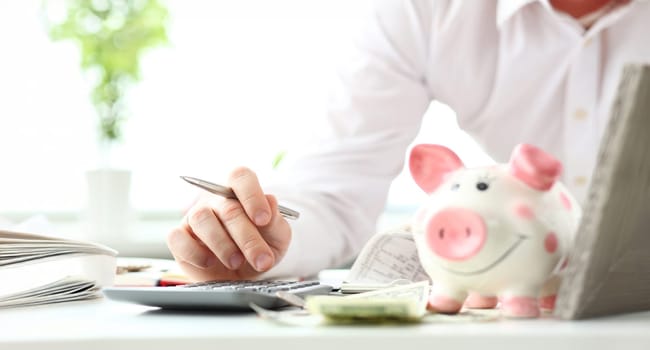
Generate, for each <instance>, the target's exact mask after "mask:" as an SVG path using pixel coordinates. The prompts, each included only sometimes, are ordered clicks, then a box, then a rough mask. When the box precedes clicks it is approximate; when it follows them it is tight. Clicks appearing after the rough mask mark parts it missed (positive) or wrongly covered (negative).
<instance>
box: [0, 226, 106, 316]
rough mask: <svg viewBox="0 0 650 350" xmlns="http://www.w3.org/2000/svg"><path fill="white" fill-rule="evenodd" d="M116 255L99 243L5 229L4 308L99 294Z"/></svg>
mask: <svg viewBox="0 0 650 350" xmlns="http://www.w3.org/2000/svg"><path fill="white" fill-rule="evenodd" d="M116 255H117V252H116V251H115V250H113V249H111V248H109V247H106V246H103V245H100V244H96V243H91V242H84V241H77V240H70V239H62V238H55V237H49V236H42V235H36V234H31V233H21V232H13V231H6V230H0V280H2V282H3V283H2V284H0V308H9V307H18V306H28V305H42V304H51V303H60V302H65V301H74V300H87V299H94V298H99V297H101V292H100V289H101V287H102V286H105V285H111V284H112V282H113V277H114V275H115V264H116Z"/></svg>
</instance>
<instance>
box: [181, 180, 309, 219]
mask: <svg viewBox="0 0 650 350" xmlns="http://www.w3.org/2000/svg"><path fill="white" fill-rule="evenodd" d="M181 179H183V180H185V181H187V182H189V183H191V184H192V185H194V186H196V187H199V188H202V189H204V190H206V191H208V192H210V193H214V194H216V195H219V196H222V197H224V198H230V199H237V200H238V198H237V195H236V194H235V192H234V191H233V190H232V188H230V187H226V186H221V185H217V184H215V183H212V182H210V181H205V180H201V179H197V178H195V177H190V176H181ZM278 210H279V211H280V214H282V216H284V217H285V218H287V219H292V220H296V219H298V217H300V213H299V212H297V211H295V210H293V209H289V208H287V207H284V206H281V205H278Z"/></svg>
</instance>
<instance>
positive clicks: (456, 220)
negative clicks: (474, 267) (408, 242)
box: [426, 208, 487, 260]
mask: <svg viewBox="0 0 650 350" xmlns="http://www.w3.org/2000/svg"><path fill="white" fill-rule="evenodd" d="M486 235H487V232H486V228H485V222H483V219H482V218H481V216H480V215H478V214H476V213H475V212H473V211H471V210H468V209H463V208H447V209H444V210H442V211H440V212H438V213H436V214H435V215H434V216H433V217H432V218H431V219H430V220H429V222H428V223H427V226H426V241H427V244H428V245H429V248H430V249H431V250H433V252H434V253H435V254H436V255H438V256H440V257H442V258H445V259H448V260H466V259H469V258H471V257H473V256H474V255H476V254H477V253H478V252H479V251H480V250H481V248H482V247H483V244H484V243H485V238H486Z"/></svg>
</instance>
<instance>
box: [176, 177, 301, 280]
mask: <svg viewBox="0 0 650 350" xmlns="http://www.w3.org/2000/svg"><path fill="white" fill-rule="evenodd" d="M228 184H229V185H230V186H231V187H232V189H233V191H235V194H236V195H237V199H224V198H221V197H216V196H212V195H210V196H209V197H208V199H206V200H200V201H198V202H197V203H195V204H194V206H193V207H192V208H191V209H190V210H189V212H188V213H187V215H186V216H185V218H184V221H183V222H182V223H181V225H180V227H179V228H176V229H174V230H173V231H172V232H171V233H170V234H169V235H168V238H167V244H168V246H169V249H170V251H171V252H172V255H173V256H174V258H175V259H176V260H177V261H178V262H179V265H180V266H181V268H183V270H184V271H185V272H186V273H188V275H189V276H192V277H193V278H195V279H196V280H208V279H233V278H234V279H246V278H254V277H255V276H257V275H259V274H260V273H261V272H264V271H267V270H269V269H271V268H272V267H273V266H274V265H275V264H276V263H277V262H278V261H279V260H280V259H281V258H282V257H283V256H284V254H285V253H286V250H287V249H288V246H289V242H290V240H291V227H290V226H289V224H288V223H287V221H286V220H285V219H284V218H283V217H282V216H281V215H280V213H279V211H278V202H277V200H276V198H275V197H274V196H272V195H265V194H264V192H263V191H262V189H261V186H260V184H259V182H258V179H257V176H256V175H255V174H254V173H253V172H252V171H251V170H249V169H247V168H243V167H242V168H238V169H236V170H235V171H233V172H232V174H231V176H230V180H229V183H228Z"/></svg>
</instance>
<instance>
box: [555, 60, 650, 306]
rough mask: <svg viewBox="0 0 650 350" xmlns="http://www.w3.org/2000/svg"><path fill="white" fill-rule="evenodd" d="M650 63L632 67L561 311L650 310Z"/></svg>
mask: <svg viewBox="0 0 650 350" xmlns="http://www.w3.org/2000/svg"><path fill="white" fill-rule="evenodd" d="M649 252H650V66H641V65H630V66H626V67H625V69H624V72H623V75H622V79H621V82H620V86H619V90H618V96H617V99H616V101H615V103H614V105H613V109H612V115H611V117H610V120H609V124H608V127H607V130H606V131H605V135H604V137H603V140H602V142H601V145H600V150H599V156H598V165H597V168H596V170H595V172H594V176H593V179H592V183H591V187H590V189H589V194H588V197H587V201H586V205H585V207H584V215H583V218H582V221H581V223H580V226H579V228H578V232H577V235H576V239H575V246H574V249H573V251H572V253H571V254H570V256H569V264H568V266H567V270H566V271H565V273H564V281H563V283H562V285H561V287H560V291H559V293H558V299H557V304H556V309H555V313H556V315H558V316H559V317H561V318H565V319H582V318H589V317H595V316H601V315H610V314H615V313H622V312H631V311H641V310H647V309H650V253H649Z"/></svg>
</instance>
